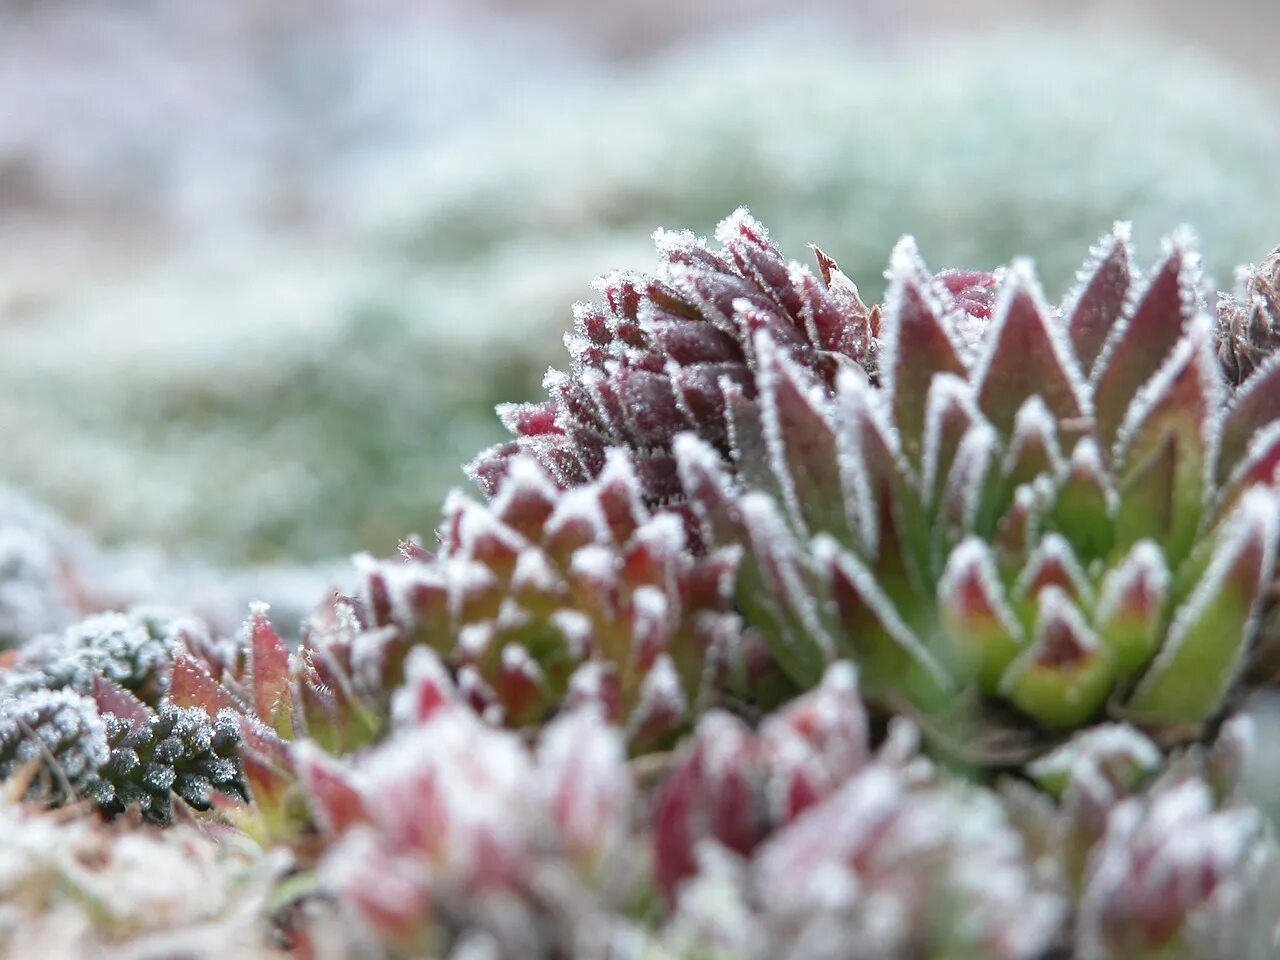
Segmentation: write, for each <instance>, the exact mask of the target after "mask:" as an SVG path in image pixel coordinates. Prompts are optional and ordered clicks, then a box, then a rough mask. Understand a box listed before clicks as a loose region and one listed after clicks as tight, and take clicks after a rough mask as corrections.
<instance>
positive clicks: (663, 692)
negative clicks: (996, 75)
mask: <svg viewBox="0 0 1280 960" xmlns="http://www.w3.org/2000/svg"><path fill="white" fill-rule="evenodd" d="M688 711H689V701H688V699H687V698H686V697H685V695H684V686H683V684H681V682H680V674H679V673H677V672H676V665H675V663H674V661H672V659H671V656H670V655H669V654H666V653H662V654H659V655H658V657H657V659H655V660H654V661H653V666H652V667H651V668H650V669H649V672H648V674H646V675H645V678H644V680H643V681H642V682H641V684H640V695H639V698H638V699H637V701H636V708H635V711H634V712H633V714H632V716H631V720H630V722H629V726H630V728H631V729H633V730H639V729H643V727H644V726H645V724H647V723H649V722H651V721H653V720H656V719H659V718H663V717H670V718H672V719H678V718H680V717H683V716H685V714H687V713H688Z"/></svg>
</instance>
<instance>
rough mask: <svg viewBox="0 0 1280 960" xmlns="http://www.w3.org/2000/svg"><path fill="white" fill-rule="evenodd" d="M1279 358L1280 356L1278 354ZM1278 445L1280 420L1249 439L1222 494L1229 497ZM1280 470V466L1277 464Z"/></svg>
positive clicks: (1269, 480)
mask: <svg viewBox="0 0 1280 960" xmlns="http://www.w3.org/2000/svg"><path fill="white" fill-rule="evenodd" d="M1277 356H1280V354H1278V355H1277ZM1277 445H1280V420H1277V421H1276V422H1274V423H1269V424H1267V425H1266V426H1265V427H1263V428H1262V429H1261V430H1258V431H1257V432H1256V433H1254V434H1253V436H1252V437H1250V438H1249V446H1248V449H1247V450H1246V451H1245V454H1244V456H1243V457H1241V458H1240V462H1239V464H1238V465H1237V466H1236V468H1235V469H1234V470H1232V471H1231V475H1230V476H1229V477H1228V478H1227V482H1226V483H1224V484H1223V485H1222V489H1221V491H1220V493H1221V494H1222V495H1223V496H1228V495H1229V494H1230V493H1231V492H1232V491H1233V490H1235V489H1236V488H1238V487H1239V485H1240V484H1241V483H1242V482H1243V481H1244V478H1245V477H1246V476H1248V475H1249V474H1250V473H1251V472H1252V471H1253V470H1255V469H1257V467H1258V464H1259V463H1260V462H1262V460H1263V459H1264V458H1265V457H1266V456H1268V455H1269V454H1270V453H1271V452H1272V451H1273V450H1274V449H1275V448H1276V446H1277ZM1277 468H1278V469H1280V464H1277ZM1276 480H1277V477H1276V476H1274V475H1273V476H1272V477H1269V478H1267V480H1264V481H1263V482H1264V483H1268V482H1269V483H1270V484H1271V485H1272V486H1274V485H1275V484H1276Z"/></svg>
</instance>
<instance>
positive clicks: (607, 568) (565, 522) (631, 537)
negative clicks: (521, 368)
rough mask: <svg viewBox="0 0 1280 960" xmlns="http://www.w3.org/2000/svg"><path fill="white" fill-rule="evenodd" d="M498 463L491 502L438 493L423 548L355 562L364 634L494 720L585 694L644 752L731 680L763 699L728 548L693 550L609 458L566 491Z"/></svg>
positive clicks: (732, 550)
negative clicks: (425, 652) (360, 570)
mask: <svg viewBox="0 0 1280 960" xmlns="http://www.w3.org/2000/svg"><path fill="white" fill-rule="evenodd" d="M507 467H508V471H507V474H506V475H505V476H504V477H503V478H502V479H501V480H500V481H499V485H498V488H497V495H496V497H495V498H494V499H493V500H492V501H491V502H490V503H488V504H482V503H477V502H475V501H473V500H470V499H469V498H467V497H464V496H462V495H457V496H454V497H453V498H451V499H450V501H449V502H448V504H447V505H446V508H445V521H444V524H443V526H442V528H441V532H440V536H441V543H440V546H439V549H438V550H437V552H436V553H435V554H434V555H430V554H427V553H425V552H424V551H422V550H421V549H419V548H417V547H414V546H410V547H409V549H408V550H407V551H406V553H407V556H406V557H405V559H404V561H403V562H401V563H383V564H371V565H370V566H369V567H368V570H367V577H366V596H365V597H364V608H365V612H366V615H367V617H368V620H369V625H370V627H371V628H374V629H378V628H383V629H387V630H390V631H392V632H394V633H396V634H398V635H400V636H401V637H403V638H405V639H404V640H403V641H402V642H406V643H410V644H425V645H428V646H430V647H432V648H434V649H435V650H436V651H437V652H438V653H439V654H440V655H441V656H442V658H443V659H444V661H445V662H446V663H447V664H448V665H449V667H450V668H451V670H453V671H454V673H455V674H456V676H457V678H458V683H459V686H460V688H461V689H462V690H463V691H464V692H465V694H466V696H467V697H468V699H469V700H470V701H471V702H472V703H473V704H474V705H475V706H476V707H477V708H478V709H479V710H480V711H481V712H482V713H485V714H487V715H488V716H490V717H491V718H492V719H494V720H496V721H498V722H501V723H504V724H507V725H513V726H521V725H527V724H533V723H537V722H540V721H541V720H543V719H545V718H547V717H548V716H550V715H551V714H552V713H554V712H555V711H556V710H558V709H560V708H562V707H563V706H565V705H573V704H577V703H581V702H584V701H594V702H597V703H599V704H601V705H602V707H603V708H604V710H605V713H606V716H608V717H609V718H610V719H611V720H612V721H614V722H618V723H620V724H622V725H623V726H625V727H626V728H627V730H628V735H629V739H630V740H631V743H632V745H633V746H635V747H641V746H649V747H652V746H653V745H654V744H656V743H659V742H661V741H662V739H663V738H664V737H666V738H668V739H669V737H668V735H669V734H671V733H673V732H674V731H676V730H678V729H681V728H683V727H685V726H686V725H687V724H688V722H689V721H690V720H691V719H692V718H693V717H694V716H695V715H696V714H697V713H699V712H701V711H702V710H703V709H705V708H706V707H708V706H710V705H712V704H714V703H715V702H717V701H718V700H719V699H720V698H721V697H722V695H724V694H725V693H726V691H728V690H729V689H731V688H732V689H736V690H738V691H740V692H742V693H743V694H744V695H745V694H746V693H747V692H748V691H749V692H750V696H751V698H752V699H753V700H755V701H757V702H758V701H762V700H768V699H769V697H770V696H771V693H770V681H771V678H770V677H769V676H768V671H769V669H770V664H769V660H768V657H767V655H766V654H765V653H764V651H763V648H762V647H761V646H760V644H759V641H758V640H757V639H756V638H754V635H752V634H750V633H744V631H743V629H742V625H741V623H740V621H739V618H738V616H737V615H736V613H735V612H734V610H733V582H734V570H735V566H736V563H737V558H738V554H739V552H740V551H739V549H738V548H737V547H736V546H734V545H726V546H725V547H720V548H713V549H709V550H705V551H702V552H700V553H699V552H695V551H694V550H692V549H691V548H690V543H689V540H688V536H687V533H686V525H685V524H684V523H682V522H681V519H680V518H679V517H678V516H675V515H673V514H671V513H669V512H665V511H655V510H653V509H651V508H650V507H648V506H647V505H646V504H645V502H644V489H643V482H642V480H641V478H640V476H639V475H638V472H637V470H636V469H635V467H634V465H633V462H632V459H631V458H630V457H628V456H627V455H625V453H623V452H622V451H617V452H615V453H614V454H611V455H609V456H607V457H606V461H605V463H604V465H603V468H602V470H601V472H600V475H599V477H597V478H596V479H594V480H592V481H590V482H587V483H584V484H583V485H581V486H579V487H576V488H574V489H571V490H567V491H566V490H560V489H559V488H558V487H557V486H556V484H555V483H554V482H553V479H552V477H551V476H550V475H549V474H548V473H547V472H546V471H545V470H544V469H542V468H541V467H540V466H539V465H537V464H536V463H535V462H533V461H532V460H531V459H529V458H527V457H518V458H516V459H514V460H513V461H511V462H510V463H509V464H508V465H507ZM775 685H776V684H775Z"/></svg>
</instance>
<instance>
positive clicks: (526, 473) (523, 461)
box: [491, 455, 559, 516]
mask: <svg viewBox="0 0 1280 960" xmlns="http://www.w3.org/2000/svg"><path fill="white" fill-rule="evenodd" d="M530 494H532V495H533V498H536V499H538V500H545V501H547V502H548V503H554V502H555V500H556V498H557V496H558V495H559V491H558V490H557V489H556V485H555V484H554V483H552V482H551V478H550V477H548V476H547V473H546V471H545V470H543V469H542V467H540V466H539V465H538V463H537V461H536V460H534V459H533V458H532V457H527V456H523V455H522V456H518V457H512V458H511V460H510V462H508V464H507V475H506V477H505V478H504V479H503V481H502V485H501V487H500V488H499V490H498V495H497V496H495V497H494V498H493V501H492V504H491V509H492V510H493V512H494V513H496V514H497V515H498V516H502V515H504V514H505V513H507V511H509V510H510V509H511V504H512V502H513V501H517V500H523V499H525V498H526V497H527V496H528V495H530Z"/></svg>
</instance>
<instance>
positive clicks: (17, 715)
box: [0, 690, 111, 785]
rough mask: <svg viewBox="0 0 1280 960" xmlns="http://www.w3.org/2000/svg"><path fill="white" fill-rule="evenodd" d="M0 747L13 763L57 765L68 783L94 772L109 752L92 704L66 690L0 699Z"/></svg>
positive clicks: (30, 692) (100, 719) (8, 773)
mask: <svg viewBox="0 0 1280 960" xmlns="http://www.w3.org/2000/svg"><path fill="white" fill-rule="evenodd" d="M0 746H3V747H5V748H7V749H6V752H7V751H8V750H12V756H13V758H14V760H15V761H16V762H17V763H18V764H23V763H27V762H30V761H32V760H37V759H39V760H41V761H43V762H45V763H52V764H56V765H57V767H58V769H59V770H60V771H61V772H62V774H63V775H64V776H65V777H66V778H67V779H68V780H71V781H72V783H73V785H74V784H75V782H76V781H79V780H81V779H82V778H84V777H87V776H90V775H91V774H93V773H95V772H96V771H97V770H98V769H99V768H100V767H101V766H102V765H103V764H104V763H106V762H107V758H108V757H109V756H110V752H111V751H110V748H109V747H108V745H107V731H106V727H105V725H104V724H103V722H102V718H101V717H100V716H99V714H98V708H97V706H96V705H95V704H94V702H93V700H92V699H90V698H89V697H87V696H82V695H81V694H79V693H75V692H74V691H71V690H32V691H29V692H26V693H22V694H19V695H17V696H6V697H3V698H0ZM59 746H61V749H59ZM14 772H16V771H15V770H13V769H10V770H8V771H6V776H7V775H10V774H12V773H14Z"/></svg>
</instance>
